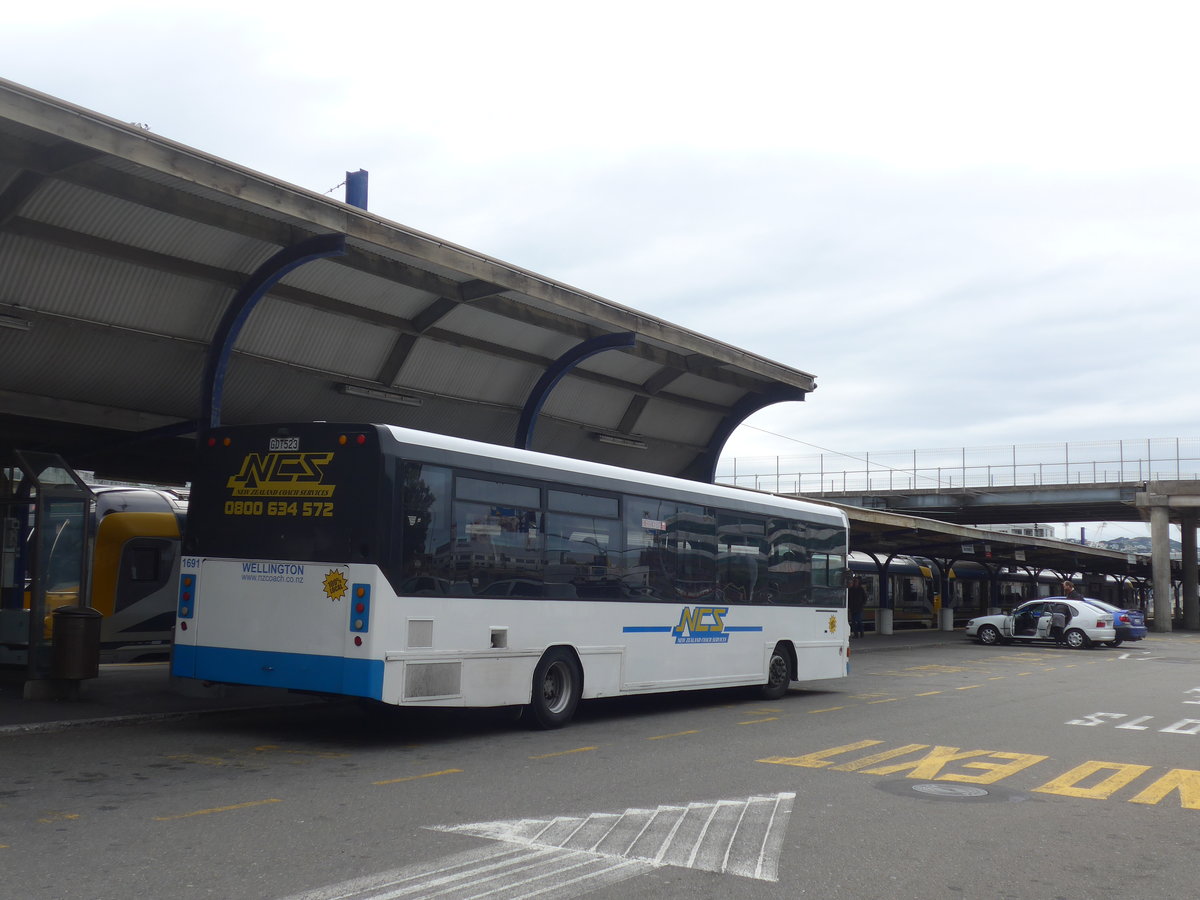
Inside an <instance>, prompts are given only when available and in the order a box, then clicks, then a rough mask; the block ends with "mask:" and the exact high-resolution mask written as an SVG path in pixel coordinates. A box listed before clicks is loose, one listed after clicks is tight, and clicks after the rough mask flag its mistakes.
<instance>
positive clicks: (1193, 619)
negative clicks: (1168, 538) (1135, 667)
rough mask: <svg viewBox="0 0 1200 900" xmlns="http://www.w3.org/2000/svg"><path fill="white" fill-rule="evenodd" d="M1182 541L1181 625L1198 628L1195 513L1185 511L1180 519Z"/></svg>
mask: <svg viewBox="0 0 1200 900" xmlns="http://www.w3.org/2000/svg"><path fill="white" fill-rule="evenodd" d="M1180 531H1181V532H1182V542H1183V557H1182V562H1183V627H1184V628H1185V629H1187V630H1188V631H1198V630H1200V595H1198V594H1197V590H1196V582H1197V574H1196V513H1195V512H1191V511H1189V512H1187V513H1185V514H1184V515H1183V517H1182V518H1181V520H1180Z"/></svg>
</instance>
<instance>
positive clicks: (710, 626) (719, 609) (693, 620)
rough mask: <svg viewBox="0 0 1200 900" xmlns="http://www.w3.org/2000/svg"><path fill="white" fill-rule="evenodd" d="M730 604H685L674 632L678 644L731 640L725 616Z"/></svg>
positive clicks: (716, 642)
mask: <svg viewBox="0 0 1200 900" xmlns="http://www.w3.org/2000/svg"><path fill="white" fill-rule="evenodd" d="M728 612H729V607H728V606H697V607H695V608H692V607H688V606H685V607H684V608H683V611H682V612H681V613H680V614H679V624H678V625H676V626H675V628H674V629H673V631H672V633H673V634H674V635H675V643H677V644H724V643H727V642H728V641H729V635H728V634H727V633H726V632H725V620H724V618H723V616H724V615H725V614H726V613H728Z"/></svg>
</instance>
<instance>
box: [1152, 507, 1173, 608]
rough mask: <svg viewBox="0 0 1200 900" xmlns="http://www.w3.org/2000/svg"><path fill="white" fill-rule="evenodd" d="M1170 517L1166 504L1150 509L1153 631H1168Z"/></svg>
mask: <svg viewBox="0 0 1200 900" xmlns="http://www.w3.org/2000/svg"><path fill="white" fill-rule="evenodd" d="M1170 526H1171V517H1170V510H1169V509H1168V508H1167V506H1166V504H1165V503H1164V504H1161V505H1157V506H1152V507H1150V568H1151V570H1152V572H1153V574H1154V630H1155V631H1170V630H1171V616H1172V613H1173V610H1172V603H1171V533H1170Z"/></svg>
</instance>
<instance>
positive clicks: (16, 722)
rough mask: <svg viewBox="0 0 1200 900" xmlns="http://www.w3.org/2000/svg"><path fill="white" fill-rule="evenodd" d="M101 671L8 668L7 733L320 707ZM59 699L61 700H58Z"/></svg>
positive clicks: (898, 636) (864, 644) (958, 635)
mask: <svg viewBox="0 0 1200 900" xmlns="http://www.w3.org/2000/svg"><path fill="white" fill-rule="evenodd" d="M964 640H966V637H965V635H964V634H963V632H962V630H961V629H959V630H957V631H933V630H929V629H914V630H905V631H901V632H897V633H895V634H890V635H878V634H875V633H873V632H872V633H868V634H867V635H866V637H862V638H855V639H853V640H851V642H850V652H851V659H853V657H854V655H856V654H859V653H873V652H879V651H886V650H910V649H915V648H921V647H933V646H937V645H941V644H957V643H961V642H962V641H964ZM99 672H100V674H99V676H98V677H96V678H87V679H82V680H78V681H72V682H55V683H50V684H46V683H36V682H35V683H29V682H27V681H26V677H25V674H26V673H25V670H24V669H23V668H16V669H5V668H3V667H0V736H3V735H6V734H22V733H30V732H39V731H56V730H60V729H66V728H72V727H98V726H114V725H132V724H138V723H140V722H146V721H154V720H164V719H174V718H184V717H190V716H203V715H207V714H212V713H218V712H230V711H235V710H253V709H275V708H278V707H281V706H292V705H299V704H304V703H313V702H319V701H317V700H316V699H315V698H313V697H312V696H310V695H306V694H297V693H292V692H290V691H284V690H279V689H277V688H257V687H242V686H237V685H215V684H213V685H209V684H205V683H202V682H198V681H195V680H193V679H187V678H174V677H172V676H171V674H170V670H169V666H168V664H167V663H166V662H154V663H129V664H109V665H101V666H100V670H99ZM54 696H57V697H58V698H61V699H52V697H54ZM29 697H46V698H47V699H28V698H29Z"/></svg>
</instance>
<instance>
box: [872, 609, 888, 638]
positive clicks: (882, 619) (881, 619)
mask: <svg viewBox="0 0 1200 900" xmlns="http://www.w3.org/2000/svg"><path fill="white" fill-rule="evenodd" d="M875 625H876V626H877V627H878V629H879V633H880V634H891V633H892V610H890V609H877V610H875Z"/></svg>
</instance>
